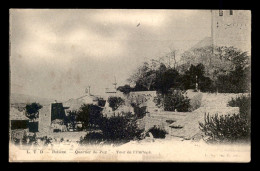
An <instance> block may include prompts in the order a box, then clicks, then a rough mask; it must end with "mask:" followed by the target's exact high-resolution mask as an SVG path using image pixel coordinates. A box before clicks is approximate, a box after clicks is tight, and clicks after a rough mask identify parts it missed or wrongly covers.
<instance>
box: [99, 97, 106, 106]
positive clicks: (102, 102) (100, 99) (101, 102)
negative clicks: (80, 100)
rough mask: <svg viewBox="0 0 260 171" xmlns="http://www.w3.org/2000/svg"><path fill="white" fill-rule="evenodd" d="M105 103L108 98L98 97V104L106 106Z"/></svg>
mask: <svg viewBox="0 0 260 171" xmlns="http://www.w3.org/2000/svg"><path fill="white" fill-rule="evenodd" d="M105 104H106V100H104V99H102V98H98V106H100V107H104V106H105Z"/></svg>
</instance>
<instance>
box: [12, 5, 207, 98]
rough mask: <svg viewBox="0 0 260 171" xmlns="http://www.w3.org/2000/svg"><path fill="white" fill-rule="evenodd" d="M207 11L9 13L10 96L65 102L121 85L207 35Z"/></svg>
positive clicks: (127, 10) (30, 10)
mask: <svg viewBox="0 0 260 171" xmlns="http://www.w3.org/2000/svg"><path fill="white" fill-rule="evenodd" d="M210 31H211V15H210V10H137V9H132V10H130V9H121V10H120V9H11V10H10V42H11V43H10V44H11V45H10V72H11V93H19V94H26V95H32V96H39V97H45V98H55V99H58V100H66V99H70V98H77V97H80V96H83V95H84V93H85V89H86V87H87V86H91V93H92V94H96V95H103V94H104V93H105V88H112V87H113V85H112V83H113V82H114V78H115V77H116V81H117V85H118V86H120V85H124V84H126V83H127V81H126V80H127V79H128V78H129V77H130V75H131V74H133V73H134V71H135V70H136V69H137V67H138V66H140V65H141V64H142V63H143V62H144V61H147V60H149V59H158V58H159V57H161V56H163V55H165V54H166V53H168V52H170V50H172V49H175V50H178V51H179V52H182V51H185V50H188V49H189V48H191V47H192V46H193V45H195V44H196V43H197V42H199V41H200V40H202V39H203V38H205V37H209V36H210Z"/></svg>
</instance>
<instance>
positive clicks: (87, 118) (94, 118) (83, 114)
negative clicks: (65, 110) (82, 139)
mask: <svg viewBox="0 0 260 171" xmlns="http://www.w3.org/2000/svg"><path fill="white" fill-rule="evenodd" d="M101 111H102V108H101V107H99V106H96V105H93V104H83V105H82V106H81V107H80V109H79V111H78V114H77V121H80V122H82V127H83V129H86V128H87V127H90V126H97V125H99V122H100V120H101V118H102V113H101Z"/></svg>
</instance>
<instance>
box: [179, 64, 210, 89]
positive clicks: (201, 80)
mask: <svg viewBox="0 0 260 171" xmlns="http://www.w3.org/2000/svg"><path fill="white" fill-rule="evenodd" d="M204 75H205V67H204V65H203V64H201V63H200V64H198V65H196V66H194V65H191V66H190V67H189V69H188V70H187V71H185V73H184V74H183V76H182V87H183V88H184V89H185V90H187V89H196V83H198V87H197V88H198V89H199V90H201V91H202V92H206V91H212V90H213V82H212V80H211V79H210V78H209V77H205V76H204Z"/></svg>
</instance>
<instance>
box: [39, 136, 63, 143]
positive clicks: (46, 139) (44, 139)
mask: <svg viewBox="0 0 260 171" xmlns="http://www.w3.org/2000/svg"><path fill="white" fill-rule="evenodd" d="M39 139H40V140H41V141H43V142H44V145H48V144H51V143H52V138H51V137H47V136H44V137H41V138H39ZM62 139H63V138H62Z"/></svg>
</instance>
